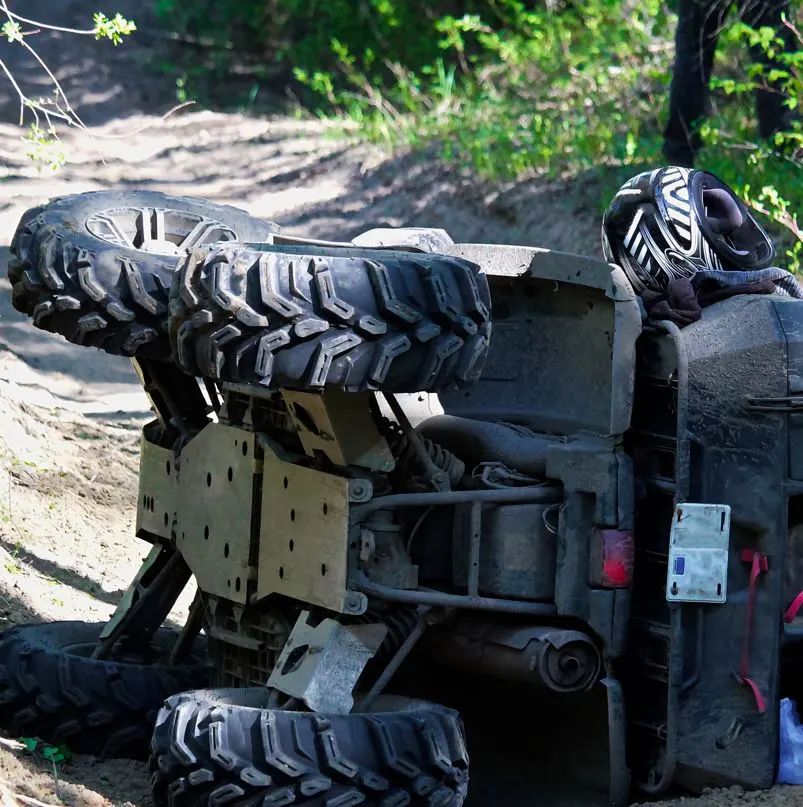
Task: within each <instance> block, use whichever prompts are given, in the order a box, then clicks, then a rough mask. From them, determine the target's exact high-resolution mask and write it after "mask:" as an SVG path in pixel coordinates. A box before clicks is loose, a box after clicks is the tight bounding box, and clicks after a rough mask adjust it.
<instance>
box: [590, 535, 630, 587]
mask: <svg viewBox="0 0 803 807" xmlns="http://www.w3.org/2000/svg"><path fill="white" fill-rule="evenodd" d="M634 552H635V549H634V543H633V533H632V532H631V531H629V530H594V532H593V533H592V534H591V558H590V574H589V577H590V579H589V583H590V584H591V586H592V588H630V586H631V585H632V584H633V555H634Z"/></svg>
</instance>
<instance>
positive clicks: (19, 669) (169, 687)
mask: <svg viewBox="0 0 803 807" xmlns="http://www.w3.org/2000/svg"><path fill="white" fill-rule="evenodd" d="M102 629H103V624H90V623H86V622H52V623H41V624H31V625H20V626H17V627H14V628H10V629H9V630H6V631H4V632H3V633H0V726H2V728H3V729H6V730H8V731H11V732H13V734H14V736H17V737H19V736H27V737H37V738H39V739H41V740H43V741H45V742H48V743H53V744H54V745H60V744H62V743H65V744H67V745H68V746H69V748H70V750H71V751H74V752H77V753H84V754H95V755H97V756H100V757H107V758H112V757H128V758H133V759H147V756H148V745H149V741H150V737H151V734H152V733H153V725H154V723H155V721H156V715H157V714H158V712H159V709H160V707H161V706H162V704H163V703H164V700H165V698H167V697H169V696H170V695H174V694H176V693H177V692H181V691H183V690H186V689H188V688H192V687H197V686H205V685H207V682H208V680H209V678H208V670H207V668H206V667H205V666H202V665H200V664H198V663H197V662H196V664H195V665H187V666H186V667H182V666H162V665H156V664H154V665H146V664H136V663H126V662H117V661H105V660H96V659H92V658H90V656H91V653H92V650H93V649H94V647H95V645H96V644H97V642H98V640H99V638H100V633H101V630H102ZM176 636H177V634H175V632H173V631H169V630H162V631H160V632H159V634H157V637H156V645H157V647H159V648H160V649H164V650H167V649H168V648H170V647H171V640H172V641H175V637H176Z"/></svg>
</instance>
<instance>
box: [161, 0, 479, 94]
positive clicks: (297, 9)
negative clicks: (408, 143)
mask: <svg viewBox="0 0 803 807" xmlns="http://www.w3.org/2000/svg"><path fill="white" fill-rule="evenodd" d="M481 6H487V3H486V2H483V1H482V0H441V2H439V3H437V4H433V3H432V2H430V1H429V0H359V2H355V0H192V1H191V2H187V0H156V6H155V7H156V13H157V15H158V16H159V17H160V18H161V19H162V20H163V21H164V23H165V25H167V26H169V27H170V29H171V30H172V31H174V32H175V35H176V39H177V40H178V41H180V42H183V43H185V44H188V45H190V47H191V50H190V51H188V52H185V58H184V59H177V63H174V64H172V65H171V64H166V65H164V66H165V67H166V68H168V69H172V70H173V72H175V73H177V74H178V75H179V76H180V77H181V78H182V79H183V82H184V85H183V86H184V90H185V92H188V93H189V94H190V95H191V96H192V97H203V96H205V95H209V94H212V95H214V90H215V83H216V81H218V80H219V79H220V78H221V77H223V76H224V75H226V76H231V75H232V74H236V75H237V76H240V77H242V76H245V75H247V76H249V77H250V78H251V79H252V80H253V81H256V82H263V81H271V80H275V79H276V78H281V79H282V80H285V79H288V78H291V76H292V70H293V68H296V67H297V68H299V69H300V70H302V71H306V72H307V73H308V79H309V80H310V81H314V82H317V88H320V90H321V91H322V92H321V94H322V95H323V96H324V97H326V91H325V88H326V82H327V81H328V78H329V77H331V79H332V81H333V82H334V83H338V73H339V65H340V62H341V59H342V58H343V57H344V56H345V54H348V57H346V58H349V59H353V60H354V61H353V64H352V66H353V67H354V68H355V69H358V70H360V71H363V72H366V73H368V74H369V75H371V76H372V79H373V78H375V79H376V80H377V81H379V82H383V81H386V80H388V79H389V78H390V73H389V72H388V70H387V67H386V66H385V65H384V61H383V59H382V58H380V54H393V57H394V59H397V60H398V61H400V62H401V63H402V64H404V65H406V66H407V67H408V68H410V69H412V70H418V69H420V68H422V67H424V66H426V65H427V64H429V63H431V62H432V61H433V60H434V58H435V57H436V56H437V54H438V50H439V48H438V41H437V36H436V35H435V29H434V26H435V24H436V22H437V20H438V19H439V17H440V15H441V14H445V13H460V14H462V13H465V12H467V11H470V10H473V9H474V8H476V7H481ZM317 88H316V89H317ZM296 89H303V88H296Z"/></svg>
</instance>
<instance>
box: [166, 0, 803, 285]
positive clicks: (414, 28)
mask: <svg viewBox="0 0 803 807" xmlns="http://www.w3.org/2000/svg"><path fill="white" fill-rule="evenodd" d="M157 5H158V10H159V13H160V14H161V15H162V17H163V19H165V20H166V21H169V23H170V25H171V26H173V29H174V30H175V31H177V32H178V36H179V38H184V39H185V40H188V39H192V38H193V37H194V38H195V39H196V40H197V43H200V44H201V45H202V48H203V52H204V53H205V55H206V58H207V61H206V62H205V63H204V64H201V66H200V67H198V68H197V70H196V73H193V72H192V70H185V75H183V76H182V78H181V84H180V86H178V90H179V91H180V92H181V93H183V97H187V95H196V94H197V88H198V79H199V75H200V74H203V73H204V71H207V72H208V70H209V69H210V68H209V65H210V64H211V65H212V66H213V69H214V70H217V71H218V73H217V75H222V74H223V73H226V72H233V71H235V67H236V72H243V70H245V69H246V67H247V66H248V65H249V64H251V65H252V66H254V65H257V66H256V67H254V71H255V72H254V75H255V76H257V78H258V80H259V81H269V80H272V81H274V82H277V81H278V82H279V83H281V84H282V86H284V85H286V84H287V80H288V77H289V76H292V78H294V79H295V82H296V85H291V86H292V87H293V91H294V92H295V93H297V94H298V95H300V97H301V99H302V101H304V102H305V103H306V104H307V106H311V107H312V108H313V109H314V110H315V111H316V112H317V113H318V114H320V115H325V116H327V117H337V118H340V119H341V120H342V121H343V122H344V123H346V122H348V123H349V124H354V123H356V124H358V126H359V129H360V131H361V132H362V134H363V136H365V137H367V138H369V139H371V140H373V141H376V142H379V143H382V144H384V145H385V146H387V147H389V148H394V147H396V146H399V145H404V146H412V147H416V148H423V147H430V146H431V145H433V144H437V146H438V147H439V148H440V153H441V155H442V157H443V158H444V159H446V160H449V161H452V162H454V163H457V164H459V165H462V166H465V167H467V168H469V169H471V170H473V171H475V172H478V173H479V174H480V175H482V176H485V177H491V178H498V179H517V178H520V177H523V176H532V175H544V176H547V177H562V178H568V179H573V180H575V181H576V182H575V185H576V186H577V187H578V188H582V189H583V192H584V194H585V196H586V197H592V199H593V201H592V202H591V205H592V209H593V212H595V213H597V214H600V213H601V212H602V211H603V210H604V208H605V207H606V206H607V204H608V202H609V200H610V198H611V197H612V195H613V193H614V192H615V190H616V188H617V187H618V185H619V184H620V183H621V182H622V181H624V179H626V178H627V177H629V176H630V175H632V174H634V173H636V172H637V171H639V170H642V169H644V168H648V167H653V166H655V165H660V164H662V163H663V157H662V155H661V149H660V146H661V131H662V123H663V120H662V118H663V115H664V114H665V109H666V100H667V91H668V82H669V77H670V75H671V69H672V60H673V56H674V43H673V34H674V30H675V25H676V22H677V18H676V16H675V14H674V12H673V10H672V6H671V5H670V1H669V0H642V1H641V2H635V0H585V2H578V1H577V0H574V1H573V0H541V1H540V2H524V1H523V0H462V1H461V0H442V1H441V2H437V3H435V2H431V1H430V0H361V1H360V2H353V0H328V2H324V1H323V0H158V2H157ZM751 46H758V47H761V48H764V49H765V50H767V51H769V52H773V53H775V52H779V51H780V49H779V41H778V40H777V38H776V36H775V34H774V32H773V31H771V30H769V29H762V30H758V31H754V30H751V29H749V28H748V27H747V26H745V25H743V24H742V23H739V22H732V23H729V24H728V26H727V27H726V29H725V31H724V32H723V35H722V36H721V38H720V47H719V53H718V57H717V67H716V71H715V73H716V75H718V76H720V78H719V79H718V80H717V81H715V83H714V87H715V99H716V100H717V102H718V104H717V106H718V107H719V109H718V111H717V112H716V114H715V115H714V116H713V117H712V119H711V120H710V121H709V122H708V124H707V126H706V127H705V128H704V130H703V135H704V138H705V141H706V144H707V147H706V149H705V151H704V153H703V154H702V155H701V160H700V165H701V167H704V168H707V169H709V170H712V171H714V172H715V173H717V174H718V175H720V176H721V177H722V178H723V179H724V180H725V181H726V182H729V183H730V184H732V185H733V187H734V188H735V189H736V190H737V192H739V193H740V194H742V195H743V196H744V197H745V198H746V199H747V200H748V201H749V202H750V204H752V205H753V206H754V208H755V209H756V210H758V211H759V212H760V213H761V215H763V216H764V217H765V220H768V221H769V222H770V223H771V227H773V228H774V229H773V233H774V234H775V235H777V236H780V238H781V249H780V250H779V252H780V256H781V257H782V258H783V261H784V262H785V263H786V265H788V266H790V267H791V268H795V269H797V268H799V267H800V260H801V257H802V250H803V248H802V247H801V242H803V236H801V232H800V228H799V226H798V223H797V219H796V211H797V210H799V209H800V208H801V203H803V182H801V175H800V168H801V165H800V161H799V159H798V157H799V155H800V154H801V145H803V136H802V135H801V130H800V129H799V128H796V129H794V130H792V131H791V132H786V133H784V134H781V135H778V136H777V137H776V138H775V139H774V141H773V142H772V143H769V144H756V143H755V142H754V141H755V135H754V130H755V115H754V105H753V99H752V92H753V90H754V89H755V87H756V86H758V84H759V83H761V82H763V81H773V82H780V83H781V84H783V85H784V86H785V90H786V92H787V93H788V95H789V99H790V100H789V104H790V106H791V107H797V106H799V104H800V98H801V87H800V75H801V66H802V65H803V62H801V58H802V57H801V54H800V52H798V53H797V54H792V55H783V56H779V59H780V60H781V67H780V68H778V69H776V70H774V71H772V72H771V73H770V74H768V75H766V76H765V75H763V73H762V71H761V69H760V67H758V66H756V65H748V66H747V67H746V68H745V67H743V66H742V65H743V63H744V61H745V55H746V54H747V53H748V52H749V48H750V47H751ZM195 61H196V63H197V61H198V60H197V59H196V60H195ZM298 85H300V87H301V88H303V90H304V91H303V92H302V91H301V90H299V86H298ZM795 155H797V157H796V156H795ZM586 204H588V202H587V200H586Z"/></svg>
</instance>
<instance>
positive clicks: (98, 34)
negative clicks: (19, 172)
mask: <svg viewBox="0 0 803 807" xmlns="http://www.w3.org/2000/svg"><path fill="white" fill-rule="evenodd" d="M0 13H2V14H4V15H5V17H6V21H5V22H4V23H3V25H2V27H1V28H0V33H2V35H3V36H4V37H5V38H6V39H7V40H8V44H9V45H12V46H14V47H17V48H23V49H24V50H26V51H27V52H28V54H29V55H30V56H32V57H33V58H34V60H35V61H36V62H37V63H38V66H39V68H40V69H41V71H42V72H43V73H44V75H45V77H46V78H47V79H48V80H49V82H50V84H51V86H52V89H53V92H52V96H51V97H48V98H45V97H40V98H30V97H28V96H27V95H26V94H25V92H24V91H23V89H22V87H21V86H20V85H19V83H18V82H17V80H16V79H15V77H14V75H13V74H12V73H11V71H10V70H9V69H8V68H7V67H6V65H5V62H4V61H3V59H2V57H0V65H2V68H3V72H4V73H5V78H6V79H7V80H8V81H9V83H10V84H11V86H12V88H13V89H14V91H15V92H16V94H17V97H18V99H19V105H20V118H19V122H20V125H21V126H22V125H24V123H25V119H26V115H27V114H30V116H31V117H32V118H33V121H32V122H31V123H30V124H29V125H28V131H27V133H26V134H25V136H24V137H23V138H22V141H23V144H24V145H25V149H26V154H27V156H28V158H29V159H31V160H33V161H34V162H35V163H37V164H39V165H40V166H47V167H49V168H50V169H52V170H54V171H56V170H58V169H59V168H61V167H62V166H63V165H64V163H65V162H66V159H67V157H66V154H65V153H64V149H63V148H62V144H61V141H60V139H59V135H58V131H57V129H56V122H57V121H58V122H61V123H64V124H66V125H68V126H76V127H78V128H81V129H83V130H85V131H86V130H87V127H86V126H85V125H84V123H83V121H82V120H81V119H80V118H79V117H78V115H77V114H76V112H75V110H74V109H73V108H72V106H71V105H70V102H69V100H68V98H67V97H66V95H65V94H64V90H63V89H62V87H61V84H60V83H59V80H58V79H57V78H56V76H55V75H54V74H53V72H51V70H50V68H49V67H48V66H47V64H46V63H45V62H44V61H43V60H42V58H41V57H40V56H39V54H38V53H37V52H36V50H35V49H34V48H33V47H32V46H31V45H30V43H29V42H28V40H29V39H30V37H32V36H35V35H36V34H38V33H40V30H41V29H46V30H50V31H60V32H62V33H66V34H78V35H84V36H94V37H95V39H108V40H110V41H111V42H112V43H113V44H114V45H115V46H117V45H119V44H120V43H121V42H122V41H123V37H124V36H127V35H129V34H132V33H133V32H134V31H136V29H137V27H136V25H135V24H134V22H133V21H132V20H127V19H125V17H123V16H122V15H120V14H116V15H115V16H114V17H113V18H111V19H110V18H109V17H107V16H106V15H105V14H103V13H101V12H99V11H98V12H96V13H95V15H94V17H93V23H94V25H93V27H92V28H88V29H83V30H81V29H75V28H62V27H61V26H57V25H49V24H48V23H42V22H38V21H36V20H31V19H28V18H27V17H23V16H20V15H19V14H18V13H17V12H15V11H12V10H11V9H9V8H8V6H7V4H6V3H5V2H2V3H0ZM23 24H24V25H25V26H36V27H35V28H33V29H32V30H30V29H27V30H26V29H23Z"/></svg>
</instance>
